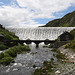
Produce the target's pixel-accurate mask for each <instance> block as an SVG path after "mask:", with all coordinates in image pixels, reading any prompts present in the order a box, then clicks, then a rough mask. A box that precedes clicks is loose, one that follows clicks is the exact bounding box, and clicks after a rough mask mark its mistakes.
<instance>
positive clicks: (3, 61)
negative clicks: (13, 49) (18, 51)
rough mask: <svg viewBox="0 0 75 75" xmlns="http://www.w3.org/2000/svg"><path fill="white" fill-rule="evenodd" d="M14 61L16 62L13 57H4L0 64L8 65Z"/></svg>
mask: <svg viewBox="0 0 75 75" xmlns="http://www.w3.org/2000/svg"><path fill="white" fill-rule="evenodd" d="M12 60H14V59H13V58H12V57H4V58H2V59H1V60H0V64H3V65H8V64H10V62H11V61H12Z"/></svg>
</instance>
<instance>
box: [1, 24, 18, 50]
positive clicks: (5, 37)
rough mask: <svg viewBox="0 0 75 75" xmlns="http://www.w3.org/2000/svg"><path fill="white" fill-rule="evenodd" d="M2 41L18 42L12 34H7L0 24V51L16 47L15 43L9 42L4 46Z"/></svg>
mask: <svg viewBox="0 0 75 75" xmlns="http://www.w3.org/2000/svg"><path fill="white" fill-rule="evenodd" d="M3 40H19V38H18V37H17V36H16V35H15V33H13V32H9V31H8V30H6V29H5V28H4V27H3V26H2V25H1V24H0V50H4V49H7V48H9V47H11V46H14V45H16V43H14V42H11V43H10V44H8V43H7V44H6V43H5V42H3Z"/></svg>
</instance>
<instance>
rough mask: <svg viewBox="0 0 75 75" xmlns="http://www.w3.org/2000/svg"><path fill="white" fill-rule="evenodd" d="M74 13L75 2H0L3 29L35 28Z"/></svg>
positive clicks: (62, 0) (68, 0)
mask: <svg viewBox="0 0 75 75" xmlns="http://www.w3.org/2000/svg"><path fill="white" fill-rule="evenodd" d="M73 11H75V0H0V24H2V25H3V26H4V27H13V28H14V27H15V28H18V27H19V28H25V27H37V26H43V25H45V24H46V23H48V22H49V21H51V20H54V19H58V18H62V17H63V16H64V15H66V14H67V13H70V12H73Z"/></svg>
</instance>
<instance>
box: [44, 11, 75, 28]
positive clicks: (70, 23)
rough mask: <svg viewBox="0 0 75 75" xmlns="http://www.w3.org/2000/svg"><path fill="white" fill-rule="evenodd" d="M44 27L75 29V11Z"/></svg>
mask: <svg viewBox="0 0 75 75" xmlns="http://www.w3.org/2000/svg"><path fill="white" fill-rule="evenodd" d="M43 27H75V11H73V12H71V13H68V14H67V15H65V16H64V17H62V18H60V19H55V20H52V21H50V22H48V23H47V24H46V25H45V26H43Z"/></svg>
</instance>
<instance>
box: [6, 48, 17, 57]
mask: <svg viewBox="0 0 75 75" xmlns="http://www.w3.org/2000/svg"><path fill="white" fill-rule="evenodd" d="M5 53H7V54H9V55H10V56H11V57H16V56H17V52H15V51H14V50H12V49H9V50H7V51H5Z"/></svg>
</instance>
